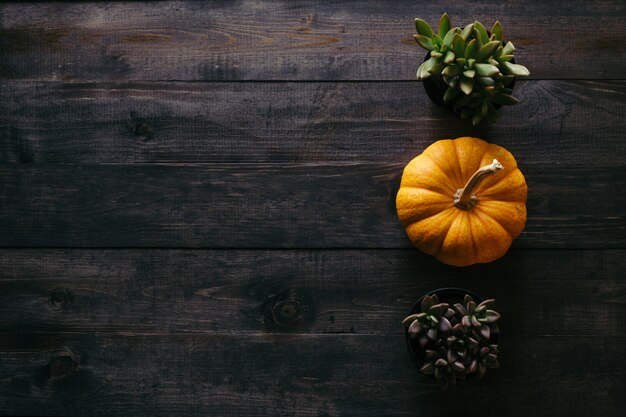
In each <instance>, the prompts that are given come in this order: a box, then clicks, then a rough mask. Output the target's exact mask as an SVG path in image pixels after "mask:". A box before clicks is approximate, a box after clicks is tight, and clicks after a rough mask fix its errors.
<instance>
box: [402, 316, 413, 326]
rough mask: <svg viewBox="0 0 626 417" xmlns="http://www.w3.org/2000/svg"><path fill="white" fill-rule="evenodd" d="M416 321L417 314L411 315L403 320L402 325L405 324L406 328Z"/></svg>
mask: <svg viewBox="0 0 626 417" xmlns="http://www.w3.org/2000/svg"><path fill="white" fill-rule="evenodd" d="M415 320H417V314H411V315H410V316H407V317H405V318H404V320H402V324H404V325H405V326H410V325H411V323H413V322H414V321H415Z"/></svg>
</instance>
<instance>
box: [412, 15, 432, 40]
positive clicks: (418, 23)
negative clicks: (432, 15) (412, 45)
mask: <svg viewBox="0 0 626 417" xmlns="http://www.w3.org/2000/svg"><path fill="white" fill-rule="evenodd" d="M415 29H417V33H419V34H420V35H424V36H426V37H428V38H431V37H432V36H433V30H432V29H431V27H430V25H429V24H428V23H426V21H425V20H424V19H420V18H416V19H415Z"/></svg>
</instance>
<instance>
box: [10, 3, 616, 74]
mask: <svg viewBox="0 0 626 417" xmlns="http://www.w3.org/2000/svg"><path fill="white" fill-rule="evenodd" d="M443 11H447V12H448V13H449V14H450V16H451V17H452V19H453V22H454V23H456V24H457V25H465V24H467V23H471V22H473V21H474V20H476V19H478V20H481V21H482V22H483V23H485V24H486V25H488V26H491V24H493V22H494V21H495V20H496V19H500V20H501V21H502V23H503V24H504V28H505V31H506V38H507V39H509V40H512V41H513V42H514V43H515V45H516V47H517V49H518V52H517V55H518V57H519V58H518V59H519V61H520V62H521V63H524V64H527V66H528V67H529V68H530V71H531V73H532V76H533V77H535V78H539V79H545V78H548V79H555V78H556V79H560V78H568V79H576V78H578V79H618V78H624V76H625V75H626V63H625V62H624V60H620V59H616V57H618V56H620V54H623V53H624V51H625V49H624V42H623V37H622V36H621V34H622V33H623V31H624V21H625V18H626V8H625V7H624V2H623V1H615V0H602V1H594V2H584V1H577V2H568V3H567V7H564V6H563V4H562V2H561V1H557V0H550V1H507V2H499V3H493V2H488V1H485V0H483V1H478V2H477V1H468V0H465V1H451V0H448V1H438V2H422V3H420V4H419V6H418V5H416V3H415V2H414V1H409V0H403V1H396V2H393V3H392V4H389V3H387V2H380V1H375V0H367V1H361V2H359V4H358V6H357V5H355V4H354V3H353V2H312V1H309V0H305V1H290V2H270V3H267V2H259V1H238V2H230V1H223V0H216V1H210V2H193V1H181V2H175V3H170V2H124V3H122V2H120V3H106V2H95V3H67V4H59V3H50V4H43V5H42V4H36V5H35V4H7V5H2V6H1V9H0V14H1V16H2V20H1V21H0V22H1V27H0V42H1V44H0V45H1V47H0V77H2V78H4V79H45V80H125V79H140V80H263V79H266V80H267V79H272V80H286V79H288V80H304V79H309V80H412V79H414V77H415V71H416V69H417V66H418V65H419V63H420V61H421V59H422V57H423V56H424V52H423V50H422V49H420V48H419V47H418V46H417V45H416V44H415V41H414V40H413V34H414V33H415V28H414V25H413V19H414V18H415V17H417V16H419V17H423V18H425V19H427V20H428V21H429V22H432V23H433V24H434V23H435V22H436V21H437V19H438V18H439V16H440V15H441V13H442V12H443Z"/></svg>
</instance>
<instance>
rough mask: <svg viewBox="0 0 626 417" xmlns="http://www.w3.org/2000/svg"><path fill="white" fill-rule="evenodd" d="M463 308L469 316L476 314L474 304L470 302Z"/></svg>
mask: <svg viewBox="0 0 626 417" xmlns="http://www.w3.org/2000/svg"><path fill="white" fill-rule="evenodd" d="M465 308H466V309H467V312H468V313H469V314H474V313H475V312H476V303H475V302H473V301H470V302H469V303H467V304H465Z"/></svg>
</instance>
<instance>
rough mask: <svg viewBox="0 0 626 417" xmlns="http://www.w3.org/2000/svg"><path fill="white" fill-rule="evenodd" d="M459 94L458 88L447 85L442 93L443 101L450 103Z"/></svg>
mask: <svg viewBox="0 0 626 417" xmlns="http://www.w3.org/2000/svg"><path fill="white" fill-rule="evenodd" d="M458 95H459V90H458V89H456V88H452V87H448V88H447V89H446V92H445V93H444V94H443V102H444V103H450V102H451V101H452V100H454V99H455V98H456V97H457V96H458Z"/></svg>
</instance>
